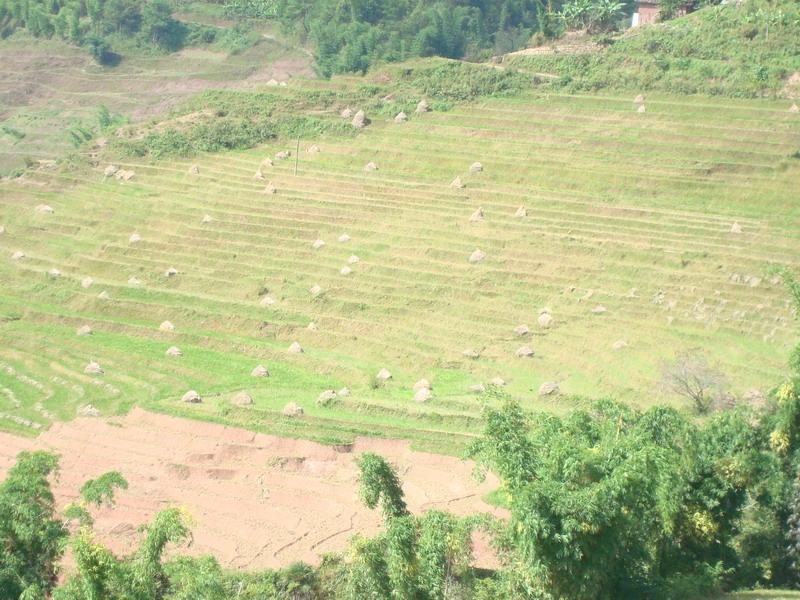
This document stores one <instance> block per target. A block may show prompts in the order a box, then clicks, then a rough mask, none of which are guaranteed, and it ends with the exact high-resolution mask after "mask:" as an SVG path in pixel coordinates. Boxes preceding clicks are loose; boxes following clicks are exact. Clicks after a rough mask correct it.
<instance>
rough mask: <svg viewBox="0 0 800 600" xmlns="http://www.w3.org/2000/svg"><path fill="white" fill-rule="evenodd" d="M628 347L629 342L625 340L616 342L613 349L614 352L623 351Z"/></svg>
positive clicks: (612, 345) (612, 346)
mask: <svg viewBox="0 0 800 600" xmlns="http://www.w3.org/2000/svg"><path fill="white" fill-rule="evenodd" d="M627 345H628V342H626V341H625V340H617V341H616V342H614V343H613V344H611V349H612V350H622V349H623V348H625V347H626V346H627Z"/></svg>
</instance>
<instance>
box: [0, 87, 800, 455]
mask: <svg viewBox="0 0 800 600" xmlns="http://www.w3.org/2000/svg"><path fill="white" fill-rule="evenodd" d="M300 85H301V83H300V82H295V84H293V85H290V86H289V88H287V89H286V91H281V90H276V92H275V93H276V94H282V93H286V94H290V93H293V91H296V89H297V86H300ZM324 85H328V84H323V83H321V82H317V83H313V82H312V83H309V86H311V87H313V88H314V89H319V88H320V87H322V86H324ZM331 85H338V84H336V83H334V84H331ZM631 100H632V98H630V97H628V96H623V97H620V96H602V97H599V96H570V95H552V94H551V95H549V96H547V97H544V96H541V97H540V96H537V95H533V94H528V95H522V96H516V97H510V98H499V99H494V100H485V101H477V102H474V103H473V104H471V105H460V106H458V107H455V108H453V109H452V110H450V111H449V112H437V111H433V112H429V113H426V114H420V115H414V114H412V115H411V117H410V120H409V122H407V123H403V124H396V123H394V122H393V121H392V120H391V119H387V120H384V119H383V118H380V119H377V118H376V120H375V121H374V122H373V124H372V125H370V126H369V127H367V128H366V129H365V130H364V131H363V132H362V133H360V134H359V135H358V136H357V137H355V138H352V139H351V138H335V137H327V138H323V139H303V140H301V141H300V144H299V148H300V154H299V155H298V156H295V155H294V152H295V149H296V146H295V142H294V141H289V140H276V141H275V142H274V143H271V144H269V145H268V146H265V147H259V148H256V149H254V150H250V151H239V152H233V153H226V154H216V155H207V156H201V157H196V158H192V159H178V160H175V159H173V160H170V161H160V162H148V161H146V160H144V159H137V160H132V159H126V160H123V162H122V163H119V166H121V167H123V168H124V169H126V170H130V171H133V172H135V176H134V177H133V179H131V180H130V181H127V182H120V181H117V180H116V179H114V178H104V177H103V172H102V171H103V169H104V168H105V166H106V165H105V164H101V165H99V166H98V167H97V169H96V170H95V171H92V172H90V173H80V172H70V171H67V172H59V171H57V170H40V171H37V172H34V173H31V174H29V175H28V176H26V177H24V178H22V179H21V180H17V181H13V182H6V183H5V184H4V185H3V188H2V192H1V193H0V224H2V225H4V226H5V229H6V231H5V234H3V235H2V236H0V249H2V255H3V257H4V258H3V260H0V273H2V278H3V280H4V281H5V282H6V285H5V286H4V289H3V292H2V296H1V297H0V312H2V314H4V315H6V316H7V317H8V318H7V320H6V321H5V322H4V323H3V324H2V326H0V348H2V349H1V350H0V360H2V362H3V364H2V367H3V370H2V371H0V378H2V382H3V385H4V388H6V389H8V390H10V391H11V393H10V394H6V395H5V396H3V398H2V399H0V402H2V405H1V406H2V408H1V409H0V410H2V413H3V416H4V417H5V419H4V421H3V423H4V425H3V426H8V427H12V428H15V429H17V430H23V429H24V428H25V426H24V423H25V422H24V421H19V420H14V417H20V418H22V419H24V420H27V421H28V422H32V423H39V424H41V425H46V424H47V422H49V421H50V420H51V419H53V418H58V419H64V418H70V417H72V416H73V415H74V414H75V413H76V410H77V409H78V407H79V406H81V405H83V404H86V403H91V404H93V405H95V406H96V407H98V408H99V409H100V410H101V411H103V412H114V411H117V410H121V409H124V408H125V407H126V406H128V405H130V403H132V402H143V403H145V404H146V405H151V406H153V407H156V408H158V409H160V410H167V411H170V412H174V413H180V414H188V415H191V416H195V417H198V418H211V419H215V420H227V421H230V422H236V423H242V424H245V425H247V426H250V427H255V428H263V429H268V430H269V431H272V432H274V433H282V434H289V435H300V436H305V437H314V438H319V439H328V440H331V439H336V440H342V439H350V438H351V437H352V436H353V435H354V434H359V433H369V434H380V435H388V436H397V437H406V438H410V439H412V440H414V441H415V443H418V444H422V445H424V446H425V447H428V448H437V449H445V450H448V449H449V450H454V449H456V448H458V447H461V446H462V445H463V443H464V442H465V441H466V440H467V439H468V436H467V437H465V436H464V435H462V434H470V433H472V432H474V431H475V430H476V429H477V427H478V417H479V414H480V411H481V406H482V403H483V402H486V401H488V402H492V403H494V402H497V400H495V399H493V398H494V396H492V395H489V396H485V397H482V396H478V395H476V394H475V393H473V392H471V391H470V388H471V386H475V385H478V384H488V383H490V382H491V380H493V379H494V378H496V377H501V378H502V379H503V380H504V381H505V382H506V384H507V385H505V386H503V388H502V389H503V390H504V391H505V392H507V393H508V394H510V395H512V396H513V397H516V398H519V399H521V400H523V401H524V402H525V403H526V406H528V407H531V408H533V407H543V406H547V407H550V408H552V409H554V410H563V409H565V408H567V407H569V406H572V405H574V402H575V401H576V398H577V397H580V396H587V395H588V396H593V397H596V396H599V395H606V394H609V395H615V396H618V397H621V398H623V399H626V400H629V401H633V402H636V403H639V404H648V403H650V402H653V401H656V400H667V401H670V402H677V401H678V400H677V399H676V398H671V397H666V398H665V397H664V395H663V392H662V391H661V390H660V388H659V386H658V379H659V376H660V375H659V373H660V368H661V364H662V362H663V361H666V360H669V359H671V358H672V357H673V356H674V355H675V353H677V352H680V351H685V350H690V349H696V348H699V349H701V351H703V352H704V353H706V354H707V355H708V356H709V359H710V360H711V362H712V363H715V364H718V365H719V367H720V368H721V369H722V370H724V371H725V372H726V373H727V374H728V376H729V378H730V379H731V382H732V389H733V391H735V392H736V393H737V394H744V393H746V392H748V391H749V390H750V389H751V388H754V387H756V388H758V389H759V390H760V391H761V392H765V391H766V390H767V389H768V387H769V386H770V385H772V384H773V382H775V381H776V380H777V378H779V377H780V374H781V373H782V369H783V368H784V365H785V359H786V356H787V352H788V350H789V348H790V342H791V340H792V331H791V326H792V322H791V319H792V315H791V313H790V309H789V300H788V297H787V295H786V292H785V290H784V289H783V287H782V286H781V285H780V284H779V282H778V280H777V279H776V278H775V277H774V274H773V272H772V271H771V270H770V268H771V267H772V266H789V267H798V263H799V262H800V234H798V232H800V207H799V206H798V205H797V203H796V190H795V184H796V181H797V177H798V175H800V161H798V160H797V159H796V158H794V157H793V156H794V155H795V153H796V151H797V139H798V137H797V136H798V134H800V120H799V119H798V117H797V115H795V114H792V113H790V112H788V111H787V104H786V102H767V101H758V102H745V101H730V100H729V101H715V102H713V103H711V102H708V101H706V100H702V99H686V98H678V97H670V96H660V97H648V100H647V104H646V109H647V112H645V113H639V112H637V110H636V107H635V105H633V103H632V102H631ZM342 108H343V106H340V105H336V104H335V103H334V105H332V106H331V107H330V108H329V109H327V110H328V111H329V112H330V114H331V115H335V114H338V112H339V111H340V110H341V109H342ZM354 108H355V107H354ZM315 146H316V147H318V150H319V152H316V151H315V150H317V148H314V147H315ZM282 150H289V151H290V152H291V153H292V156H291V158H290V159H289V160H278V159H277V158H276V157H275V155H276V153H278V152H279V151H282ZM267 157H272V160H273V162H274V166H272V167H268V166H264V167H263V168H262V172H263V174H264V180H257V179H254V173H256V171H257V170H258V169H259V165H261V163H262V161H263V160H264V159H265V158H267ZM296 159H297V162H295V160H296ZM476 161H479V162H481V163H482V166H483V170H482V171H481V172H473V171H472V170H471V169H470V166H471V165H472V164H473V163H474V162H476ZM370 162H372V163H375V165H376V166H377V170H372V171H369V170H366V165H367V164H368V163H370ZM193 165H196V166H197V169H196V170H197V173H196V174H195V173H193V170H192V169H190V167H191V166H193ZM295 168H296V169H297V173H296V174H295ZM456 178H459V179H460V181H461V183H462V184H463V185H464V187H463V188H459V187H456V186H453V185H452V182H453V181H454V180H455V179H456ZM268 184H269V185H270V186H271V187H273V188H274V190H275V193H274V194H268V193H265V186H267V185H268ZM40 204H47V205H49V206H51V207H52V208H53V209H54V212H53V213H52V214H42V213H40V212H37V210H36V207H37V206H38V205H40ZM520 207H524V210H525V216H516V215H517V214H521V213H518V209H519V208H520ZM479 209H480V211H481V212H480V213H478V211H479ZM481 213H482V218H480V214H481ZM473 216H474V218H472V219H471V217H473ZM133 233H137V234H138V235H139V236H140V237H141V241H140V242H137V243H131V242H130V241H129V238H130V236H131V235H132V234H133ZM343 234H347V236H346V237H344V238H342V239H343V240H346V241H337V240H339V238H340V236H342V235H343ZM316 240H323V241H324V242H325V245H324V246H321V247H318V248H315V247H314V243H315V241H316ZM476 249H480V250H481V251H482V252H484V253H485V255H486V256H485V258H484V259H483V260H482V261H480V262H476V263H472V262H470V256H471V255H472V254H473V252H474V251H475V250H476ZM17 251H21V252H23V253H24V254H25V256H24V258H22V259H20V260H11V255H12V253H14V252H17ZM352 256H357V257H358V262H355V259H352V260H350V257H352ZM173 267H174V268H175V269H176V270H177V275H175V276H173V277H166V276H165V272H166V271H167V270H168V269H170V268H173ZM345 267H347V269H345ZM52 269H57V270H58V276H56V275H54V274H48V273H49V272H50V271H51V270H52ZM86 277H90V278H91V282H88V283H89V287H82V282H83V280H84V278H86ZM101 292H105V293H106V294H107V295H108V296H107V298H106V299H103V298H101V297H99V296H98V294H101ZM267 297H269V298H270V299H271V300H270V301H267V300H265V298H267ZM267 302H272V303H271V304H268V303H267ZM543 313H544V314H547V315H549V316H544V317H543V316H542V314H543ZM164 321H170V322H171V323H172V324H173V325H174V330H169V328H166V327H160V324H162V322H164ZM312 322H313V323H314V324H315V327H311V326H310V324H311V323H312ZM82 325H88V326H90V327H91V328H92V329H93V331H94V333H93V334H92V335H89V336H76V329H77V328H78V327H80V326H82ZM521 325H525V326H527V327H528V328H529V330H530V333H527V334H523V335H520V334H519V333H516V332H515V328H517V327H518V326H521ZM165 329H167V330H165ZM292 342H297V343H299V344H300V346H301V347H302V348H303V350H304V352H303V353H300V354H295V353H292V352H290V351H289V349H290V345H291V344H292ZM171 346H177V347H178V348H180V350H181V351H182V356H180V357H171V356H166V355H165V353H166V351H167V349H168V348H170V347H171ZM525 346H527V347H529V348H530V349H531V350H533V352H534V356H532V357H524V356H522V357H521V356H518V353H520V351H521V349H522V348H523V347H525ZM471 356H472V357H471ZM90 360H95V361H98V362H99V363H100V364H101V365H102V368H103V369H104V371H105V373H104V375H102V376H93V375H87V374H84V373H83V370H84V367H86V365H87V363H88V362H89V361H90ZM258 364H263V365H265V366H267V367H268V368H269V370H270V373H271V377H269V378H255V377H252V376H251V375H250V372H251V370H252V369H253V368H254V367H255V366H257V365H258ZM383 368H385V369H388V370H389V371H390V372H391V374H392V375H393V378H392V379H391V380H389V381H388V382H386V383H385V384H380V383H379V382H377V381H376V374H377V373H378V372H379V370H381V369H383ZM422 378H427V379H428V380H429V381H430V382H431V384H432V387H433V397H432V399H430V400H428V401H427V402H423V403H420V402H415V400H414V397H415V392H414V390H412V385H413V384H414V383H415V382H416V381H418V380H420V379H422ZM546 382H557V383H558V385H559V387H560V390H561V392H562V395H561V396H558V395H551V396H541V397H540V396H539V394H538V390H539V388H540V386H541V385H542V384H543V383H546ZM344 387H347V388H349V391H350V394H349V395H348V396H346V397H345V396H340V397H339V398H338V399H337V400H336V401H334V402H332V403H330V404H329V405H327V406H323V405H319V404H317V402H316V400H317V397H318V396H319V395H320V393H321V392H323V391H324V390H328V389H332V390H337V391H338V390H341V389H342V388H344ZM490 387H491V386H490ZM189 389H195V390H197V391H198V392H200V394H201V395H202V396H203V398H204V401H203V403H201V404H196V405H188V404H185V403H182V402H180V398H181V396H182V395H183V394H184V393H185V392H186V391H187V390H189ZM242 390H245V391H247V392H248V393H250V394H251V396H252V397H253V399H254V405H253V406H250V407H236V406H233V405H231V403H230V400H231V398H232V396H233V395H234V394H236V393H237V392H239V391H242ZM289 401H295V402H297V403H299V404H300V405H301V406H302V407H303V408H304V409H305V411H306V415H305V416H304V417H303V418H302V419H287V418H284V417H281V409H282V408H283V406H284V405H285V404H286V403H287V402H289ZM20 423H22V425H20Z"/></svg>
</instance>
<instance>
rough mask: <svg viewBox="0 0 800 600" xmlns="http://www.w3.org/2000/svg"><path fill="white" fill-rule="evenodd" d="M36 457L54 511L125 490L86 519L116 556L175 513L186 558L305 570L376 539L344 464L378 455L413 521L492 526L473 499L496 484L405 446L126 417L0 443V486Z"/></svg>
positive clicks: (140, 414) (86, 421) (482, 551)
mask: <svg viewBox="0 0 800 600" xmlns="http://www.w3.org/2000/svg"><path fill="white" fill-rule="evenodd" d="M34 449H44V450H49V451H52V452H55V453H57V454H59V455H60V457H61V472H60V476H59V478H58V481H57V482H56V483H55V485H54V490H55V493H56V497H57V499H58V502H59V504H60V505H61V506H63V505H66V504H68V503H69V502H71V501H73V500H75V499H76V496H77V490H78V489H79V488H80V486H81V485H82V483H83V482H84V481H86V480H87V479H90V478H94V477H97V476H98V475H100V474H102V473H104V472H106V471H111V470H118V471H120V472H121V473H122V475H123V476H124V477H125V478H126V479H127V480H128V483H129V489H128V490H127V491H125V492H122V493H120V494H119V495H118V497H117V503H116V505H115V506H114V507H103V508H101V509H99V510H97V511H96V514H95V516H96V527H95V529H96V531H97V532H98V534H99V537H100V539H101V540H102V541H104V542H105V543H107V544H109V546H111V547H112V548H113V549H114V550H116V551H118V552H126V551H130V550H131V549H132V548H135V547H136V543H137V539H138V535H139V534H138V533H137V527H138V526H139V525H141V524H143V523H147V522H148V521H149V520H150V519H151V518H152V517H153V515H154V514H155V513H156V512H157V511H158V510H160V509H163V508H166V507H168V506H181V507H184V508H185V509H186V510H187V511H188V513H189V514H190V515H191V517H192V518H193V520H194V525H193V536H194V539H193V543H192V544H191V546H190V547H189V548H188V549H187V550H186V551H187V552H189V553H191V554H213V555H214V556H216V557H217V559H218V560H219V561H220V563H221V564H223V565H224V566H226V567H229V568H239V569H245V568H246V569H259V568H265V567H266V568H272V567H279V566H282V565H283V566H285V565H287V564H289V563H291V562H293V561H298V560H303V561H306V562H308V563H312V564H314V563H318V562H319V559H320V557H321V556H322V555H323V554H324V553H326V552H331V551H337V550H343V549H344V548H345V547H346V544H347V541H348V539H349V538H350V537H351V536H352V535H354V534H355V533H363V534H369V535H372V534H374V533H375V532H376V531H377V530H378V529H379V528H380V525H381V518H380V515H379V514H378V513H377V512H373V511H370V510H368V509H366V508H364V507H363V505H362V504H361V502H360V501H359V499H358V486H357V478H358V469H357V466H356V464H355V462H354V461H355V459H356V458H357V457H358V455H359V454H360V453H362V452H377V453H380V454H381V455H383V456H384V457H386V458H387V459H388V460H390V461H391V462H392V463H393V464H394V465H396V466H397V467H398V469H399V472H400V475H401V477H402V480H403V486H404V490H405V493H406V500H407V502H408V505H409V507H410V509H411V510H412V511H413V512H415V513H419V512H422V511H425V510H426V509H431V508H441V509H446V510H448V511H451V512H453V513H456V514H458V515H467V514H474V513H478V512H493V513H494V514H498V515H500V514H501V511H499V510H498V509H495V508H493V507H491V506H489V505H488V504H486V503H485V502H484V501H483V500H482V499H481V498H482V496H483V495H484V494H485V493H487V492H489V491H490V490H492V489H494V488H496V487H497V484H498V482H497V480H496V479H494V478H493V477H489V478H488V479H487V480H486V481H485V482H483V483H482V484H477V483H476V482H475V480H474V479H473V477H472V469H473V465H472V464H471V463H469V462H467V461H461V460H459V459H457V458H453V457H448V456H441V455H437V454H428V453H423V452H414V451H411V450H410V448H409V444H408V443H407V442H403V441H390V440H377V439H368V438H359V439H357V440H356V441H355V443H354V444H353V445H352V446H350V445H348V446H343V447H334V446H324V445H321V444H316V443H313V442H307V441H302V440H293V439H284V438H279V437H274V436H268V435H263V434H258V433H253V432H250V431H246V430H244V429H237V428H231V427H225V426H222V425H216V424H210V423H202V422H196V421H190V420H185V419H180V418H176V417H170V416H165V415H159V414H155V413H151V412H147V411H144V410H142V409H139V408H136V409H134V410H132V411H131V412H130V413H129V414H128V415H126V416H124V417H117V418H111V419H97V418H80V419H77V420H75V421H72V422H69V423H57V424H54V425H53V426H52V427H51V428H50V429H49V430H48V431H46V432H44V433H43V434H42V435H41V436H39V437H38V438H36V439H29V438H22V437H17V436H13V435H9V434H4V433H0V479H2V478H3V477H4V475H5V471H6V470H7V469H8V468H9V467H10V466H11V465H12V464H13V462H14V457H15V456H16V455H17V453H18V452H20V451H23V450H34ZM476 560H477V562H478V563H479V564H488V563H490V562H491V555H490V553H489V551H488V550H487V549H486V547H485V546H483V547H482V546H481V545H480V544H478V546H477V547H476Z"/></svg>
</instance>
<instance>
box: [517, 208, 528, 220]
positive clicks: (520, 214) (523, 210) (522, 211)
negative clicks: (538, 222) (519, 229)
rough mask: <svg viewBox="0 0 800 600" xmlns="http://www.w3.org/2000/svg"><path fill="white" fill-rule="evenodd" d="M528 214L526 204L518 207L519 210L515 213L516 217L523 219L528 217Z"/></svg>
mask: <svg viewBox="0 0 800 600" xmlns="http://www.w3.org/2000/svg"><path fill="white" fill-rule="evenodd" d="M527 216H528V211H527V210H526V208H525V207H524V206H520V207H519V208H518V209H517V212H515V213H514V217H516V218H517V219H522V218H524V217H527Z"/></svg>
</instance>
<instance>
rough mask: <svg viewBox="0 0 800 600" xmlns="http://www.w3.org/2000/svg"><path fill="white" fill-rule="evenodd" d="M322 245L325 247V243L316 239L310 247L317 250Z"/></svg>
mask: <svg viewBox="0 0 800 600" xmlns="http://www.w3.org/2000/svg"><path fill="white" fill-rule="evenodd" d="M324 245H325V242H324V241H323V240H320V239H316V240H314V243H313V244H311V247H312V248H314V250H319V249H320V248H322V247H323V246H324Z"/></svg>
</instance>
